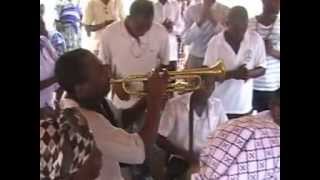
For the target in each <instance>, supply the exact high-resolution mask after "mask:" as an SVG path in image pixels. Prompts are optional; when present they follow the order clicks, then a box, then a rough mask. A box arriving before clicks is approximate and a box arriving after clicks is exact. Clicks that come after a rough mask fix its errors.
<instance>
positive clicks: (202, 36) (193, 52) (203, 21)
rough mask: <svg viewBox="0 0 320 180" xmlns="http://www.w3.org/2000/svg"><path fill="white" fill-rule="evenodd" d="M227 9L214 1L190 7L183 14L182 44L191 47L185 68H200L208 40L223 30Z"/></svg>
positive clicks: (206, 0) (205, 0) (210, 0)
mask: <svg viewBox="0 0 320 180" xmlns="http://www.w3.org/2000/svg"><path fill="white" fill-rule="evenodd" d="M228 10H229V9H228V8H227V7H226V6H224V5H222V4H220V3H218V2H216V1H215V0H204V1H203V3H199V4H195V5H193V6H190V7H189V8H188V9H187V11H186V14H185V17H184V19H185V32H184V33H183V37H182V43H183V44H185V45H191V47H190V52H189V57H188V60H187V64H186V68H197V67H201V66H202V63H203V59H204V55H205V52H206V49H207V44H208V42H209V40H210V39H211V38H212V37H213V36H214V35H216V34H218V33H219V32H221V30H222V29H223V26H222V24H223V21H224V19H225V17H226V16H227V13H228Z"/></svg>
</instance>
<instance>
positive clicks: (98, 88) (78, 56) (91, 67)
mask: <svg viewBox="0 0 320 180" xmlns="http://www.w3.org/2000/svg"><path fill="white" fill-rule="evenodd" d="M108 67H109V66H106V65H103V64H102V63H101V61H99V60H98V58H97V57H96V56H95V55H94V54H92V53H91V52H90V51H88V50H84V49H77V50H73V51H70V52H67V53H65V54H64V55H62V56H61V57H60V58H59V60H58V61H57V63H56V68H55V74H56V77H57V79H58V82H59V84H60V86H61V87H63V88H64V90H65V91H66V92H67V96H66V98H65V99H63V100H61V104H60V105H61V106H60V107H61V109H66V108H73V109H76V110H77V112H79V115H78V116H77V117H81V116H84V117H85V119H86V120H87V123H88V126H89V129H90V130H91V131H92V133H93V138H94V139H95V142H96V145H97V147H98V149H100V150H101V153H102V164H103V165H102V170H101V171H100V176H99V177H100V178H101V179H108V180H119V179H122V176H121V172H120V166H119V163H127V164H141V163H143V162H144V160H145V156H146V155H145V154H146V151H148V150H149V149H150V148H151V147H152V145H153V144H154V141H155V139H156V135H157V133H156V132H157V129H158V125H159V119H160V109H161V102H162V101H161V100H162V96H163V95H164V94H165V90H166V88H167V82H168V73H167V72H164V73H163V74H162V73H160V72H159V71H158V70H156V71H154V72H153V73H152V75H151V77H150V78H149V79H148V81H147V83H146V87H145V88H146V90H147V92H148V95H147V96H146V103H147V113H146V121H145V124H144V126H143V128H142V130H140V131H139V132H138V133H127V132H126V131H124V130H123V129H120V128H116V127H114V126H113V125H112V124H111V123H110V122H109V121H108V119H107V118H106V117H105V116H104V115H103V114H102V113H101V112H99V111H96V107H97V106H99V105H101V102H102V101H104V98H105V96H106V95H107V93H108V92H109V89H110V77H111V73H110V72H111V71H110V68H108ZM80 115H81V116H80Z"/></svg>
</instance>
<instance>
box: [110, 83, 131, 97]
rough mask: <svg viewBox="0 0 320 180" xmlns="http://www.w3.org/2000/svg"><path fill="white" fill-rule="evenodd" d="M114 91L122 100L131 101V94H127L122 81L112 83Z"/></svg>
mask: <svg viewBox="0 0 320 180" xmlns="http://www.w3.org/2000/svg"><path fill="white" fill-rule="evenodd" d="M112 92H114V93H115V94H116V95H117V96H118V97H119V99H120V100H122V101H129V100H130V95H129V94H127V93H126V92H125V91H124V90H123V88H122V83H116V84H113V85H112Z"/></svg>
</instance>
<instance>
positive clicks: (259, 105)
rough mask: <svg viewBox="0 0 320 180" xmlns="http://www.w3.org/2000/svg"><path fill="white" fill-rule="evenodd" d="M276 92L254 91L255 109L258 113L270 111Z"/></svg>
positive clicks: (253, 103)
mask: <svg viewBox="0 0 320 180" xmlns="http://www.w3.org/2000/svg"><path fill="white" fill-rule="evenodd" d="M275 92H276V91H257V90H254V91H253V102H252V105H253V109H255V110H257V111H258V112H261V111H265V110H268V109H269V104H270V102H271V99H272V97H273V96H274V94H275Z"/></svg>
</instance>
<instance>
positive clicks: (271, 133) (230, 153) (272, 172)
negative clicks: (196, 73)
mask: <svg viewBox="0 0 320 180" xmlns="http://www.w3.org/2000/svg"><path fill="white" fill-rule="evenodd" d="M200 167H201V168H200V171H199V172H198V173H195V174H194V175H193V176H192V179H193V180H200V179H201V180H209V179H214V180H222V179H230V180H231V179H241V180H249V179H256V180H264V179H272V180H276V179H280V89H279V90H278V91H277V92H276V93H275V96H274V98H273V100H272V102H271V106H270V110H267V111H263V112H261V113H259V114H257V115H255V116H244V117H241V118H238V119H234V120H232V121H228V122H227V123H225V124H223V125H221V126H220V127H219V128H218V129H217V131H216V132H214V133H213V135H212V136H211V137H209V141H208V145H207V146H206V147H205V148H204V149H203V150H202V151H201V155H200Z"/></svg>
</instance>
